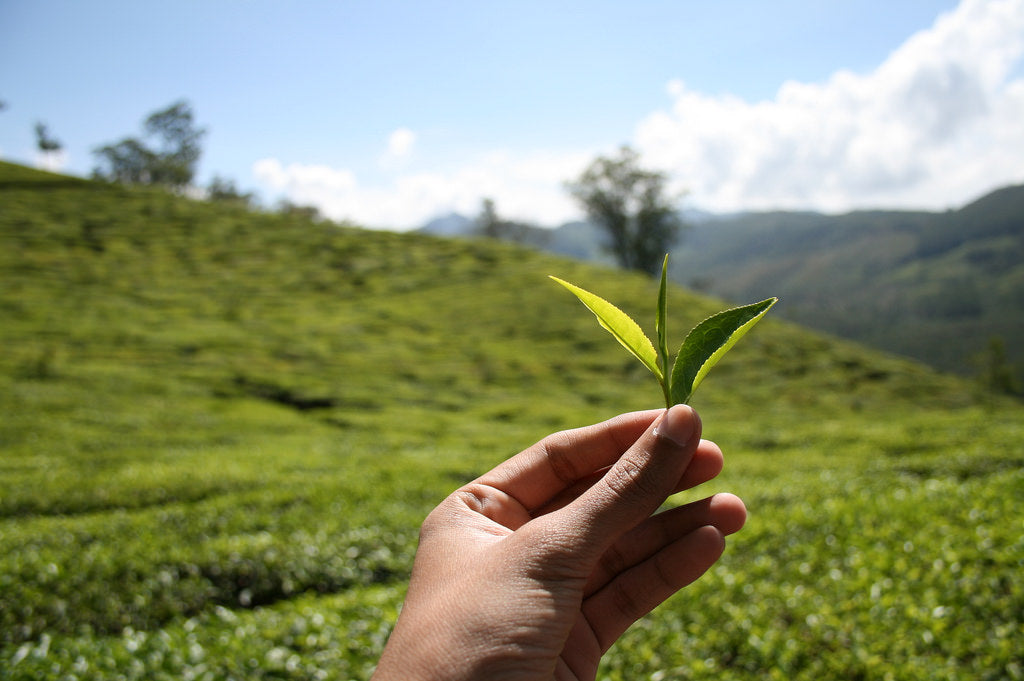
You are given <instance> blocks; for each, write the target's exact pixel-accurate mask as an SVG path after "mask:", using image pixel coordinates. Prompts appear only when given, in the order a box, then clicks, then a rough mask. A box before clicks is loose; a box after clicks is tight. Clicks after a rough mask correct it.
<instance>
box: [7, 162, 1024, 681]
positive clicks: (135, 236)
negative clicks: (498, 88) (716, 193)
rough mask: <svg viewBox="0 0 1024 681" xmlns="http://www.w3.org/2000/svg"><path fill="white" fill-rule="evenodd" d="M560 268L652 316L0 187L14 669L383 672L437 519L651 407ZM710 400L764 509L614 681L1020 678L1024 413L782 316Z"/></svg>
mask: <svg viewBox="0 0 1024 681" xmlns="http://www.w3.org/2000/svg"><path fill="white" fill-rule="evenodd" d="M548 274H557V275H559V276H562V277H564V278H566V279H569V280H571V281H574V282H577V283H579V284H580V285H581V286H584V287H586V288H588V289H591V290H595V291H597V292H599V293H600V294H601V295H603V296H605V297H607V298H609V299H610V300H612V301H615V302H616V303H619V304H620V305H621V306H622V307H623V308H624V309H625V310H626V311H627V312H629V313H630V314H632V315H633V316H634V317H635V318H637V319H639V320H641V322H642V324H643V325H644V326H645V328H647V329H649V330H651V329H652V328H653V315H654V310H653V303H654V298H655V295H656V282H654V281H652V280H649V279H646V278H644V277H641V276H637V275H633V274H624V273H622V272H619V271H616V270H612V269H603V268H599V267H595V266H589V265H585V264H582V263H578V262H574V261H571V260H566V259H559V258H556V257H554V256H550V255H545V254H541V253H538V252H535V251H532V250H527V249H522V248H517V247H514V246H511V245H507V244H500V243H492V242H485V241H471V240H444V239H439V238H433V237H429V236H424V235H411V234H404V235H403V234H392V233H385V232H375V231H366V230H360V229H357V228H354V227H350V226H340V225H334V224H330V223H320V224H316V223H312V222H310V221H308V220H306V219H302V218H300V217H296V216H286V215H279V214H272V213H253V212H248V211H246V210H243V209H241V208H238V207H235V206H231V205H222V204H216V203H204V202H198V201H189V200H185V199H182V198H178V197H174V196H171V195H168V194H165V193H162V192H159V191H153V190H146V189H129V188H124V187H117V186H108V185H98V184H94V183H90V182H84V181H80V180H74V179H71V178H66V177H61V176H57V175H50V174H46V173H40V172H37V171H31V170H28V169H25V168H21V167H18V166H12V165H10V164H2V163H0V341H2V347H3V349H4V351H3V352H2V353H0V414H2V418H0V678H4V679H70V678H82V679H84V678H89V679H163V678H166V679H182V678H192V679H271V678H273V679H310V678H331V679H334V678H337V679H350V678H351V679H359V678H367V677H368V676H369V672H370V670H371V669H372V666H373V664H374V661H375V660H376V657H377V655H378V654H379V651H380V649H381V647H382V646H383V643H384V641H385V640H386V637H387V634H388V631H389V627H390V625H391V623H392V622H393V620H394V616H395V613H396V611H397V608H398V606H399V605H400V603H401V598H402V593H403V589H404V584H405V579H406V578H407V576H408V571H409V567H410V565H411V559H412V555H413V552H414V550H415V542H416V533H417V528H418V525H419V523H420V521H421V520H422V518H423V516H424V515H425V514H426V513H427V512H428V511H429V509H430V508H432V507H433V506H434V505H435V504H436V503H437V502H438V501H439V500H440V499H441V498H443V497H444V496H445V495H446V494H448V493H449V492H450V491H451V490H452V489H453V488H454V487H456V486H457V485H459V484H461V482H463V481H465V480H468V479H471V478H472V477H475V476H476V475H477V474H479V473H481V472H482V471H483V470H485V469H486V468H488V467H490V466H491V465H493V464H495V463H497V462H498V461H500V460H502V459H504V458H506V457H507V456H509V455H510V454H512V453H514V452H516V451H518V450H520V449H522V448H524V447H526V446H528V445H530V444H532V443H533V442H534V441H535V440H536V439H538V438H540V437H542V436H543V435H545V434H547V433H549V432H552V431H554V430H557V429H561V428H566V427H572V426H577V425H584V424H587V423H592V422H595V421H598V420H601V419H604V418H608V417H610V416H612V415H614V414H616V413H619V412H622V411H628V410H633V409H640V408H648V407H656V406H658V405H659V403H660V399H661V397H660V391H659V389H658V387H657V385H656V383H655V381H654V380H653V379H652V378H651V377H650V375H649V374H647V372H646V370H645V369H644V368H643V367H641V366H640V365H639V364H638V363H636V362H635V361H634V360H633V359H632V358H631V357H629V356H628V355H627V354H626V353H625V352H624V351H623V350H622V349H621V348H620V347H618V346H617V344H615V343H614V342H612V341H611V340H610V337H609V338H606V337H605V336H606V334H605V333H604V332H603V331H601V330H600V329H599V328H598V326H597V324H596V323H595V321H594V319H593V316H592V315H590V314H589V313H588V312H586V310H585V309H583V308H582V306H580V305H579V303H578V302H577V301H575V299H573V297H572V296H571V295H569V294H567V293H566V292H565V291H563V290H559V289H558V287H557V286H556V285H555V284H553V283H552V282H550V281H549V280H548V279H547V277H546V275H548ZM780 293H783V292H782V291H778V290H764V291H761V292H760V293H759V294H760V297H761V298H763V297H767V296H768V295H774V294H780ZM669 301H670V310H669V319H670V322H671V325H670V328H669V333H670V336H671V337H673V338H675V339H676V340H675V342H679V341H680V340H681V339H682V335H683V333H684V332H685V330H686V329H688V328H689V327H690V326H692V325H693V324H694V323H696V322H697V321H699V320H700V319H702V318H703V317H704V316H706V315H707V314H709V313H711V312H713V311H716V310H717V309H720V307H721V305H722V303H721V302H720V301H715V300H711V299H708V298H705V297H701V296H698V295H695V294H693V293H692V292H688V291H686V290H683V289H681V288H674V289H673V290H672V291H671V293H670V296H669ZM694 406H695V407H696V408H697V409H698V410H699V411H700V412H701V416H702V419H703V422H704V426H705V436H706V437H709V438H712V439H715V440H716V441H717V442H719V444H721V445H722V447H723V449H724V451H725V452H726V471H725V472H724V473H723V474H722V476H720V478H719V479H718V480H716V481H715V482H714V483H712V484H710V485H707V486H706V488H702V489H701V490H699V494H701V495H702V496H703V495H704V494H709V493H711V492H713V491H717V490H723V489H728V490H730V491H733V492H736V493H737V494H739V495H740V496H742V497H743V498H744V500H745V501H746V502H747V505H748V508H749V511H750V521H749V522H748V525H747V527H746V528H744V530H743V531H742V532H741V533H739V534H737V535H736V536H735V538H732V539H730V545H729V548H728V549H727V551H726V555H725V557H724V558H723V560H722V561H721V563H720V564H719V565H718V566H716V567H715V568H714V569H713V570H712V572H711V573H710V574H709V576H708V577H707V578H706V579H705V580H703V581H701V582H700V583H699V584H697V585H695V586H694V587H692V588H690V589H688V590H686V591H684V592H683V593H681V594H679V595H678V596H676V597H674V598H673V599H671V600H670V601H669V602H668V603H666V604H665V605H664V606H663V607H661V608H659V609H658V611H656V612H655V613H654V614H653V615H652V616H651V617H650V618H648V619H646V620H644V621H643V622H642V623H641V624H639V625H638V626H637V627H635V628H634V629H633V630H631V631H630V632H629V633H628V634H627V635H626V636H625V637H624V638H623V640H622V641H621V642H620V644H619V645H618V646H617V647H616V648H614V649H613V651H612V652H611V653H610V654H609V656H608V658H607V662H606V664H605V666H604V667H602V671H601V677H600V678H602V679H614V680H620V679H640V678H643V679H646V678H658V679H684V678H685V679H712V678H714V679H721V678H732V679H748V678H749V679H755V678H756V679H763V678H766V677H768V678H786V679H815V680H821V679H849V678H862V679H882V678H889V676H887V675H891V677H892V678H900V679H929V680H931V679H954V678H993V679H994V678H1014V677H1015V676H1019V675H1021V674H1022V673H1024V656H1022V653H1021V652H1020V650H1019V648H1020V646H1019V632H1020V627H1021V624H1022V620H1024V586H1022V585H1021V582H1020V579H1019V574H1020V570H1021V567H1024V535H1022V532H1021V525H1020V516H1019V508H1020V506H1021V504H1022V503H1024V468H1022V464H1024V444H1022V443H1024V408H1022V407H1021V406H1020V404H1019V403H1016V402H1002V401H999V400H995V399H993V398H990V397H983V396H979V395H977V394H976V392H975V390H974V388H973V385H972V384H971V383H968V382H964V381H962V380H960V379H957V378H954V377H951V376H948V375H942V374H939V373H936V372H934V371H932V370H930V369H928V368H926V367H924V366H923V365H920V364H916V363H913V362H909V361H906V360H903V359H900V358H897V357H894V356H886V355H882V354H879V353H877V352H875V351H871V350H868V349H866V348H864V347H862V346H859V345H856V344H853V343H850V342H847V341H841V340H837V339H835V338H831V337H826V336H823V335H819V334H816V333H813V332H808V331H806V330H804V329H802V328H800V327H797V326H794V325H792V324H789V323H785V322H782V321H780V320H779V319H772V318H771V315H769V318H768V319H766V320H765V321H764V322H762V323H761V324H760V325H759V326H758V327H757V329H755V330H754V332H753V333H752V334H751V335H750V336H748V337H747V338H745V339H744V340H743V341H742V342H741V343H740V344H739V345H738V346H737V347H736V349H734V350H733V351H732V352H731V353H730V355H729V356H728V357H727V358H726V359H725V360H724V361H723V363H722V364H721V365H720V366H719V367H717V368H716V369H715V370H714V371H713V372H712V373H711V375H710V376H709V378H708V380H707V381H706V382H705V383H704V384H703V385H702V387H701V390H700V392H699V393H698V394H697V396H696V399H695V400H694ZM692 497H693V494H692V493H691V494H689V495H680V498H679V501H685V500H687V499H690V498H692Z"/></svg>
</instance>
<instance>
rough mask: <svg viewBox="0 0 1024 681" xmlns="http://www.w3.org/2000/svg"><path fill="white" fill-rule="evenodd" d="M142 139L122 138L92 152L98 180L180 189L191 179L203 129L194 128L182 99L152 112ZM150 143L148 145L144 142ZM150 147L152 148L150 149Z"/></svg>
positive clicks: (145, 124)
mask: <svg viewBox="0 0 1024 681" xmlns="http://www.w3.org/2000/svg"><path fill="white" fill-rule="evenodd" d="M143 131H144V135H143V137H144V138H145V139H139V138H136V137H126V138H125V139H123V140H121V141H120V142H117V143H115V144H108V145H105V146H103V147H100V148H98V149H96V150H95V151H94V152H93V153H94V154H95V155H96V156H98V157H99V162H100V165H99V166H98V167H97V168H96V169H94V170H93V175H94V176H95V177H97V178H99V179H103V180H108V181H111V182H121V183H125V184H154V185H162V186H166V187H171V188H173V189H182V188H184V187H187V186H188V185H189V184H191V182H192V178H193V177H195V172H196V165H197V164H198V163H199V157H200V155H201V153H202V149H201V148H200V146H199V142H200V140H201V139H202V137H203V135H205V134H206V131H205V130H202V129H200V128H196V127H195V122H194V116H193V114H192V108H191V107H190V106H189V104H188V102H185V101H184V100H182V101H178V102H175V103H174V104H171V105H170V106H169V107H167V108H166V109H163V110H160V111H157V112H154V113H152V114H150V116H149V117H148V118H147V119H146V120H145V122H144V123H143ZM145 140H151V142H150V144H147V141H145ZM151 145H152V146H151Z"/></svg>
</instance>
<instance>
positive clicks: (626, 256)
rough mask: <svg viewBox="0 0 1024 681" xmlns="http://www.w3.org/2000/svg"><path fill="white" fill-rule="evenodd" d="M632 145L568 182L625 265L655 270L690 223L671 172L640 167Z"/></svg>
mask: <svg viewBox="0 0 1024 681" xmlns="http://www.w3.org/2000/svg"><path fill="white" fill-rule="evenodd" d="M639 158H640V155H639V154H638V153H637V152H636V151H635V150H633V149H631V148H630V147H628V146H623V147H622V148H621V149H620V150H619V155H618V157H615V158H607V157H603V156H599V157H597V159H595V160H594V161H593V162H592V163H591V164H590V165H589V166H588V167H587V168H586V170H584V171H583V174H581V175H580V177H579V178H578V179H577V180H576V181H575V182H571V183H568V184H567V185H566V186H567V188H568V190H569V192H570V193H571V194H572V195H573V197H574V198H575V199H576V200H577V201H578V202H579V203H580V205H581V206H582V207H583V209H584V210H585V211H586V213H587V216H588V217H589V218H590V219H591V220H592V221H593V222H595V223H597V224H598V225H599V226H600V227H601V228H602V229H604V231H605V233H606V234H607V236H608V239H609V243H608V244H607V246H606V248H607V250H608V251H609V252H610V253H611V254H612V255H614V256H615V258H616V260H618V263H619V265H620V266H622V267H624V268H626V269H630V270H639V271H641V272H647V273H648V274H655V273H657V272H659V271H660V270H661V264H662V260H663V259H664V257H665V253H667V252H668V251H669V249H670V248H671V247H672V245H673V244H675V242H676V240H677V239H678V238H679V236H680V233H681V232H682V230H683V228H684V226H685V225H684V224H683V221H682V219H681V218H680V217H679V213H678V211H677V209H676V205H675V201H673V200H672V199H671V198H670V197H668V196H666V188H665V184H666V182H667V179H668V178H667V176H666V175H665V173H661V172H657V171H652V170H645V169H643V168H641V167H640V165H639V163H638V161H639Z"/></svg>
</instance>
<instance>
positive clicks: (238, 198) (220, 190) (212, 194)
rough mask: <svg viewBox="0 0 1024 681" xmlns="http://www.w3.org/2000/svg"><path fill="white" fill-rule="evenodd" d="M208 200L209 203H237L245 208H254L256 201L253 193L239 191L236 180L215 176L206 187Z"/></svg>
mask: <svg viewBox="0 0 1024 681" xmlns="http://www.w3.org/2000/svg"><path fill="white" fill-rule="evenodd" d="M206 198H207V200H209V201H223V202H227V203H236V204H238V205H241V206H245V207H249V206H252V205H253V202H254V199H255V197H254V196H253V194H252V192H243V191H241V190H239V189H238V187H237V185H235V181H234V180H232V179H230V178H224V177H221V176H220V175H214V176H213V179H212V180H210V184H209V185H208V186H207V187H206Z"/></svg>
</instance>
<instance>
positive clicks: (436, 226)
mask: <svg viewBox="0 0 1024 681" xmlns="http://www.w3.org/2000/svg"><path fill="white" fill-rule="evenodd" d="M416 231H417V232H420V233H421V234H431V235H433V236H467V235H469V234H471V233H472V231H473V220H471V219H470V218H467V217H466V216H465V215H459V214H458V213H449V214H448V215H442V216H441V217H437V218H434V219H433V220H431V221H430V222H428V223H426V224H425V225H423V226H422V227H420V228H419V229H417V230H416Z"/></svg>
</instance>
